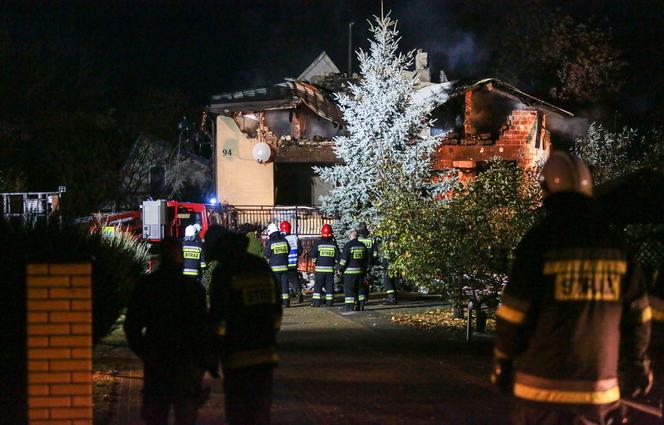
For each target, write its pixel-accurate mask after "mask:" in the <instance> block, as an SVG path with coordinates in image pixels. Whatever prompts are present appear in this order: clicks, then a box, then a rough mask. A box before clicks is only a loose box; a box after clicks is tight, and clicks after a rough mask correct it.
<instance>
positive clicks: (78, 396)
mask: <svg viewBox="0 0 664 425" xmlns="http://www.w3.org/2000/svg"><path fill="white" fill-rule="evenodd" d="M91 272H92V268H91V265H90V264H89V263H83V264H29V265H28V266H27V271H26V284H27V297H26V298H27V322H28V325H27V326H28V327H27V345H28V349H27V352H28V419H29V424H30V425H92V419H93V418H92V284H91V283H92V282H91V280H92V278H91Z"/></svg>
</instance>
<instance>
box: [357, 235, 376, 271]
mask: <svg viewBox="0 0 664 425" xmlns="http://www.w3.org/2000/svg"><path fill="white" fill-rule="evenodd" d="M357 240H358V241H360V242H362V243H363V244H364V246H366V247H367V251H368V253H369V258H368V267H371V266H373V265H375V264H377V263H378V244H377V243H376V239H374V238H372V237H370V236H369V232H366V231H361V232H359V236H358V238H357Z"/></svg>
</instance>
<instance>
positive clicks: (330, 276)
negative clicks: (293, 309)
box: [314, 272, 334, 306]
mask: <svg viewBox="0 0 664 425" xmlns="http://www.w3.org/2000/svg"><path fill="white" fill-rule="evenodd" d="M314 279H315V283H314V297H315V296H316V294H318V296H319V297H320V294H321V291H322V290H323V288H325V304H327V305H328V306H331V305H333V304H334V272H324V273H322V272H316V273H315V274H314ZM316 301H318V302H320V298H319V299H318V300H316V299H314V303H315V302H316Z"/></svg>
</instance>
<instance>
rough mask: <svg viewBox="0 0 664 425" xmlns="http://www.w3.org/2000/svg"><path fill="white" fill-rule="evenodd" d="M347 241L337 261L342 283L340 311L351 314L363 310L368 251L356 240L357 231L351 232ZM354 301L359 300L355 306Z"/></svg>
mask: <svg viewBox="0 0 664 425" xmlns="http://www.w3.org/2000/svg"><path fill="white" fill-rule="evenodd" d="M349 239H350V240H349V241H348V242H346V244H345V245H344V248H343V250H342V252H341V259H340V260H339V270H340V271H341V273H342V274H343V281H344V295H345V300H344V306H343V308H342V311H344V312H351V311H353V310H355V309H356V308H357V309H358V310H360V311H362V310H364V304H365V300H366V294H365V292H364V291H365V288H364V286H363V285H362V281H364V277H365V275H366V273H367V263H368V261H369V251H368V250H367V247H366V246H365V245H364V244H363V243H362V242H360V241H358V240H357V230H351V232H350V235H349ZM356 299H357V300H359V302H358V303H357V306H356Z"/></svg>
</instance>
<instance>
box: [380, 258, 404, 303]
mask: <svg viewBox="0 0 664 425" xmlns="http://www.w3.org/2000/svg"><path fill="white" fill-rule="evenodd" d="M389 265H390V264H389V262H388V260H387V258H385V257H383V259H382V266H383V288H384V289H385V293H386V294H387V299H386V300H385V302H384V304H385V305H397V304H398V303H399V280H400V278H399V277H392V276H390V275H389V273H388V268H389Z"/></svg>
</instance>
